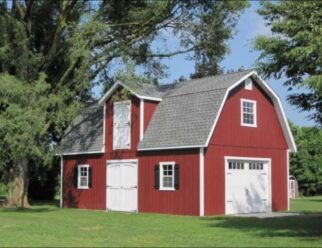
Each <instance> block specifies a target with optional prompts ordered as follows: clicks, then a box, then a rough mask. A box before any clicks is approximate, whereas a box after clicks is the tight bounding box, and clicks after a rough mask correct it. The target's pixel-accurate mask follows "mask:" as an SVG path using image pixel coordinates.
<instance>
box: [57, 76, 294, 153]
mask: <svg viewBox="0 0 322 248" xmlns="http://www.w3.org/2000/svg"><path fill="white" fill-rule="evenodd" d="M247 78H252V79H253V80H255V81H256V82H257V83H258V85H259V87H261V89H262V90H263V91H264V92H265V93H266V94H267V95H268V96H269V97H270V98H271V99H272V102H273V104H274V107H275V110H276V113H277V116H278V118H279V121H280V123H281V126H282V129H283V133H284V136H285V138H286V141H287V144H288V147H289V150H290V151H296V145H295V143H294V140H293V136H292V134H291V131H290V128H289V125H288V122H287V119H286V116H285V113H284V111H283V108H282V104H281V101H280V99H279V97H278V96H277V95H276V94H275V92H274V91H273V90H272V89H271V88H270V87H269V86H268V84H267V83H266V82H265V81H264V80H262V79H261V78H260V77H259V76H258V74H257V73H256V71H253V70H245V71H239V72H235V73H229V74H222V75H218V76H210V77H205V78H200V79H193V80H188V81H184V82H179V83H176V84H170V85H163V86H155V85H148V84H139V83H132V82H131V83H122V82H117V83H115V84H114V85H113V86H112V88H111V89H110V90H109V91H108V92H107V93H106V94H105V95H104V96H103V97H102V98H101V99H100V101H99V105H100V106H103V105H104V103H105V101H106V100H107V99H108V98H109V97H110V96H111V95H113V93H114V92H115V91H116V89H118V88H119V87H124V88H126V89H128V90H129V91H130V92H131V93H132V94H133V95H135V96H137V97H138V98H140V99H144V100H153V101H159V102H160V103H159V104H158V106H157V108H156V110H155V112H154V114H153V117H152V119H151V121H150V123H149V125H148V128H147V130H146V132H145V133H144V136H143V139H142V140H141V141H140V143H139V145H138V150H140V151H148V150H165V149H181V148H198V147H207V146H208V143H209V141H210V138H211V135H212V133H213V131H214V129H215V126H216V124H217V121H218V118H219V116H220V113H221V111H222V109H223V105H224V103H225V101H226V99H227V97H228V94H229V92H230V91H231V90H232V89H234V88H235V87H237V86H238V85H240V84H241V83H243V82H244V81H245V79H247ZM94 109H95V111H97V112H95V111H94ZM91 111H93V116H92V117H91V115H90V112H91ZM85 112H86V113H88V114H89V115H88V116H87V117H84V116H83V117H81V118H80V120H81V121H79V122H80V123H82V124H78V125H77V123H78V122H77V123H76V124H75V123H74V124H73V127H74V129H73V130H74V131H73V130H70V134H69V135H68V136H66V138H64V140H66V141H67V142H66V141H65V143H66V144H70V145H71V146H70V147H69V145H64V149H63V153H64V154H66V153H77V152H78V153H80V154H81V153H95V152H96V153H98V152H103V148H102V147H103V136H104V135H103V133H104V128H103V126H104V125H103V107H98V106H96V107H95V108H94V107H93V108H92V110H90V109H88V110H86V111H85ZM94 112H95V113H96V114H95V113H94ZM98 117H101V118H102V119H101V120H99V119H97V118H98ZM78 118H79V117H78ZM82 118H83V119H82ZM91 118H93V120H90V119H91ZM84 120H86V121H84ZM91 125H92V126H93V127H90V126H91ZM74 132H76V133H74ZM94 150H95V151H94Z"/></svg>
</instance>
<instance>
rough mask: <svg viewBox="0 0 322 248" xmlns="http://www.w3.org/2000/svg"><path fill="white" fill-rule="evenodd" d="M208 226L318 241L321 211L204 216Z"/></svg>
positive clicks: (321, 219) (320, 233)
mask: <svg viewBox="0 0 322 248" xmlns="http://www.w3.org/2000/svg"><path fill="white" fill-rule="evenodd" d="M205 220H207V221H209V223H208V226H209V227H216V228H227V229H236V230H238V231H244V232H248V233H251V234H252V235H255V236H259V237H271V238H274V237H297V238H299V239H305V240H312V241H318V240H321V237H322V213H321V212H314V213H306V214H303V215H299V216H287V217H278V218H266V219H258V218H253V217H252V218H247V217H217V218H205Z"/></svg>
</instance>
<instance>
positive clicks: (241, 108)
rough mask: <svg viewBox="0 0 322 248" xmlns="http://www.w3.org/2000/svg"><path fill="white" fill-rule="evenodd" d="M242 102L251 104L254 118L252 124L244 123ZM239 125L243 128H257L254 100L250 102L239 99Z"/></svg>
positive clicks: (255, 103)
mask: <svg viewBox="0 0 322 248" xmlns="http://www.w3.org/2000/svg"><path fill="white" fill-rule="evenodd" d="M244 102H249V103H252V104H253V111H254V112H253V118H254V123H253V124H249V123H244V109H243V108H244V106H243V103H244ZM240 125H241V126H244V127H257V102H256V101H255V100H250V99H245V98H241V99H240Z"/></svg>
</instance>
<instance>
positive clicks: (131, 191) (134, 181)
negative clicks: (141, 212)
mask: <svg viewBox="0 0 322 248" xmlns="http://www.w3.org/2000/svg"><path fill="white" fill-rule="evenodd" d="M106 173H107V176H106V182H107V186H106V187H107V190H106V201H107V204H106V207H107V210H112V211H126V212H132V211H137V210H138V171H137V162H135V161H118V162H108V163H107V172H106Z"/></svg>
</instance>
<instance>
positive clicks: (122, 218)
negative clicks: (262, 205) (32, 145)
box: [0, 196, 322, 247]
mask: <svg viewBox="0 0 322 248" xmlns="http://www.w3.org/2000/svg"><path fill="white" fill-rule="evenodd" d="M291 207H292V211H297V212H304V213H305V214H304V215H302V216H293V217H283V218H274V219H255V218H245V217H212V218H199V217H186V216H171V215H158V214H129V213H116V212H114V213H113V212H112V213H106V212H104V211H87V210H77V209H59V208H57V207H56V206H54V205H40V204H38V205H37V206H35V207H33V208H31V209H28V210H9V209H1V210H0V246H18V247H21V246H32V247H35V246H163V247H164V246H221V247H222V246H229V247H231V246H247V247H249V246H256V247H259V246H265V247H267V246H277V247H281V246H284V247H290V246H297V247H305V246H306V247H313V246H320V247H321V246H322V237H321V236H322V196H320V197H311V198H299V199H296V200H293V201H292V204H291Z"/></svg>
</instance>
